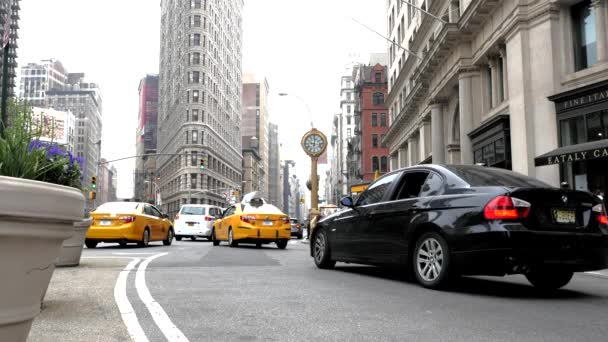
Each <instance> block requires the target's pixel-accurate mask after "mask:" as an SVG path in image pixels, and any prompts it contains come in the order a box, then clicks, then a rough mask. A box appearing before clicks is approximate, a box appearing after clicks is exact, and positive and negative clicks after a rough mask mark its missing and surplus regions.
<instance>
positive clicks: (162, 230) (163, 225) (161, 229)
mask: <svg viewBox="0 0 608 342" xmlns="http://www.w3.org/2000/svg"><path fill="white" fill-rule="evenodd" d="M152 214H153V216H154V218H155V220H156V221H157V224H158V225H157V230H158V231H157V234H158V240H164V239H166V238H167V231H168V229H169V225H170V223H169V222H168V221H167V220H165V218H164V217H163V214H162V212H161V211H160V210H158V208H157V207H155V206H152Z"/></svg>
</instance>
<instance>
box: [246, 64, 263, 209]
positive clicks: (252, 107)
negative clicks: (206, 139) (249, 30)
mask: <svg viewBox="0 0 608 342" xmlns="http://www.w3.org/2000/svg"><path fill="white" fill-rule="evenodd" d="M268 92H269V87H268V82H267V81H266V79H265V78H263V79H261V80H256V79H255V77H254V76H252V75H245V77H244V78H243V125H242V130H241V136H242V137H243V139H245V140H247V139H249V138H250V137H255V138H256V140H257V146H256V147H255V148H257V149H258V154H259V155H260V159H261V170H260V171H261V173H260V174H259V177H260V178H259V180H260V186H259V191H260V192H261V193H262V194H263V196H264V197H265V198H266V199H268V200H270V196H269V168H268V163H269V156H268V154H269V145H270V144H269V134H268V130H269V121H268ZM245 140H244V141H245ZM246 147H251V146H243V148H246Z"/></svg>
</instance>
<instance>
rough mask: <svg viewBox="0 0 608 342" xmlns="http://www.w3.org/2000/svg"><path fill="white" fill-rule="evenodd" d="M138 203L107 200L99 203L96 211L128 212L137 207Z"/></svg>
mask: <svg viewBox="0 0 608 342" xmlns="http://www.w3.org/2000/svg"><path fill="white" fill-rule="evenodd" d="M139 205H140V204H139V203H133V202H109V203H104V204H102V205H100V206H99V207H98V208H97V209H96V210H95V212H96V213H130V212H134V211H136V210H137V209H138V207H139Z"/></svg>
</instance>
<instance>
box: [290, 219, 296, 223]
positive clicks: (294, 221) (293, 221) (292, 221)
mask: <svg viewBox="0 0 608 342" xmlns="http://www.w3.org/2000/svg"><path fill="white" fill-rule="evenodd" d="M289 221H291V223H298V220H297V219H291V220H289Z"/></svg>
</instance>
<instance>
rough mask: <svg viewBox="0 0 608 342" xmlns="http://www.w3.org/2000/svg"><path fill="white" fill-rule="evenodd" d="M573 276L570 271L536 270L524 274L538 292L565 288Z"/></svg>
mask: <svg viewBox="0 0 608 342" xmlns="http://www.w3.org/2000/svg"><path fill="white" fill-rule="evenodd" d="M573 275H574V272H571V271H564V270H558V269H543V268H537V269H532V270H531V271H530V272H528V273H526V278H527V279H528V281H529V282H530V283H531V284H532V285H533V286H534V287H535V288H537V289H539V290H545V291H554V290H557V289H559V288H561V287H564V286H566V285H567V284H568V283H569V282H570V280H572V276H573Z"/></svg>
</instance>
